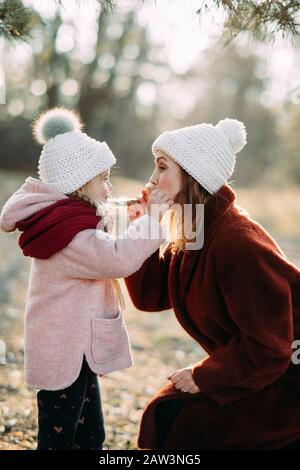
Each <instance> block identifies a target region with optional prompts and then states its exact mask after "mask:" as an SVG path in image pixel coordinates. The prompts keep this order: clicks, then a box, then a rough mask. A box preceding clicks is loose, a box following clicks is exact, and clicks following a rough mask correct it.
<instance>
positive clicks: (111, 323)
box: [92, 310, 129, 364]
mask: <svg viewBox="0 0 300 470" xmlns="http://www.w3.org/2000/svg"><path fill="white" fill-rule="evenodd" d="M128 350H129V338H128V333H127V329H126V326H125V323H124V321H123V315H122V311H121V310H119V312H118V315H117V317H115V318H93V319H92V355H93V358H94V361H95V362H97V363H98V364H102V363H104V362H109V361H110V360H111V359H114V358H115V357H117V356H120V355H122V354H123V353H124V354H126V353H127V352H128Z"/></svg>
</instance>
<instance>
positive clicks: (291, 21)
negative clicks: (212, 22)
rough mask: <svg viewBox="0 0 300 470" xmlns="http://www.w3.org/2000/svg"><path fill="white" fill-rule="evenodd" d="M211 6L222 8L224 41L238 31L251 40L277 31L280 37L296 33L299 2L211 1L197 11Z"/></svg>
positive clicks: (267, 36) (268, 39)
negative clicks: (249, 36)
mask: <svg viewBox="0 0 300 470" xmlns="http://www.w3.org/2000/svg"><path fill="white" fill-rule="evenodd" d="M214 7H217V8H222V9H223V10H225V12H226V15H227V19H226V23H225V31H224V33H225V37H227V40H228V41H227V42H230V41H231V40H232V39H234V38H235V37H237V36H238V34H239V33H241V32H245V31H246V32H249V33H251V35H252V36H253V37H254V38H255V39H260V40H265V41H273V40H274V39H275V37H276V36H277V35H278V34H281V35H282V37H288V36H290V37H291V38H292V39H295V38H296V37H297V36H299V33H300V29H299V26H300V25H299V15H300V2H299V1H294V0H264V1H262V0H260V1H259V0H243V1H240V0H213V1H212V2H210V5H208V2H203V4H202V5H201V7H200V9H199V10H198V11H197V13H198V14H199V15H201V14H203V13H204V12H205V13H206V14H207V13H208V11H209V10H212V9H213V8H214Z"/></svg>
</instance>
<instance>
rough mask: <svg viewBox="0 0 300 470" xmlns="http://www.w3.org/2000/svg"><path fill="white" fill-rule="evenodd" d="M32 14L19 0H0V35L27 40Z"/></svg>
mask: <svg viewBox="0 0 300 470" xmlns="http://www.w3.org/2000/svg"><path fill="white" fill-rule="evenodd" d="M32 20H33V14H32V11H31V10H30V9H29V8H26V7H24V5H23V3H22V2H21V0H0V37H1V36H2V37H4V38H5V39H6V40H8V41H11V40H13V39H23V40H28V39H29V37H30V31H31V28H32Z"/></svg>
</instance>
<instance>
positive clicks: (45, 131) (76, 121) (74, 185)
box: [33, 108, 116, 194]
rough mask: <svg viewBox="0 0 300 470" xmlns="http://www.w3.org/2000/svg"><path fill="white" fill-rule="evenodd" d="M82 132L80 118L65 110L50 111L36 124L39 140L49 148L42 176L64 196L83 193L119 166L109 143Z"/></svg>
mask: <svg viewBox="0 0 300 470" xmlns="http://www.w3.org/2000/svg"><path fill="white" fill-rule="evenodd" d="M81 128H82V123H81V120H80V117H79V116H78V115H77V114H76V113H75V112H74V111H70V110H68V109H65V108H53V109H50V110H49V111H46V112H44V113H42V114H41V115H40V116H38V118H37V119H36V121H35V122H34V123H33V134H34V136H35V139H36V140H37V142H38V143H40V144H45V145H44V147H43V150H42V153H41V155H40V159H39V164H38V175H39V177H40V179H41V180H42V181H44V182H45V183H47V184H49V185H50V186H53V187H54V188H55V189H57V190H58V191H61V192H62V193H64V194H68V193H71V192H73V191H75V190H76V189H79V188H80V187H81V186H83V185H84V184H85V183H87V182H88V181H90V180H91V179H92V178H93V177H94V176H97V175H99V174H100V173H103V172H104V171H106V170H108V169H109V168H110V167H111V166H113V165H114V164H115V163H116V158H115V156H114V155H113V153H112V151H111V150H110V148H109V147H108V145H107V143H106V142H98V141H97V140H95V139H92V138H91V137H89V136H88V135H87V134H85V133H84V132H81Z"/></svg>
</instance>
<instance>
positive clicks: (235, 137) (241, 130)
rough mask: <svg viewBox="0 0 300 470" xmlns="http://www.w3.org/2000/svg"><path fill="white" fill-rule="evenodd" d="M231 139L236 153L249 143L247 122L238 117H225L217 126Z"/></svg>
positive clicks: (230, 141)
mask: <svg viewBox="0 0 300 470" xmlns="http://www.w3.org/2000/svg"><path fill="white" fill-rule="evenodd" d="M215 128H216V129H218V130H219V131H221V132H222V133H223V134H224V135H225V136H226V137H227V139H228V140H229V143H230V145H231V147H232V149H233V152H234V153H238V152H240V151H241V150H242V148H243V147H244V146H245V145H246V143H247V139H246V136H247V132H246V128H245V124H244V123H243V122H241V121H238V120H237V119H229V118H226V119H223V120H222V121H219V122H218V124H217V125H216V126H215Z"/></svg>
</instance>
